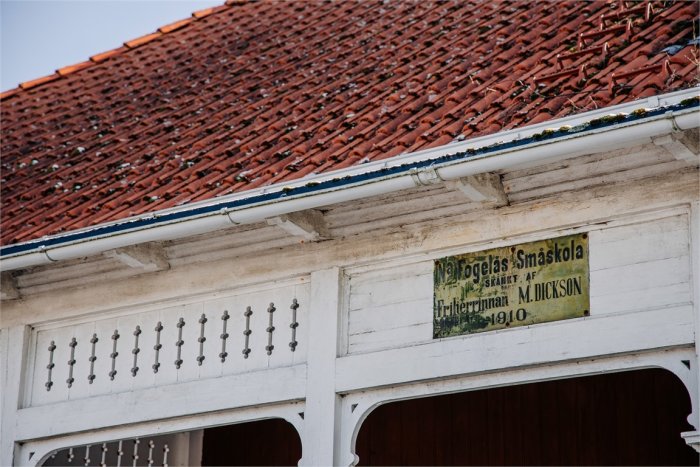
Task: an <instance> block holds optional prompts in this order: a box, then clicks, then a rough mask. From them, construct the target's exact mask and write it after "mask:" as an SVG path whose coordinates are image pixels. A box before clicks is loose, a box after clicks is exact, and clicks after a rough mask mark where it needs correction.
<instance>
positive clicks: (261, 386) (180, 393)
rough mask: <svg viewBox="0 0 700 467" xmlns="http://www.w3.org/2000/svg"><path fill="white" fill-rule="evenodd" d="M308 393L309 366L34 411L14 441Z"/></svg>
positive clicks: (26, 413) (20, 419) (23, 415)
mask: <svg viewBox="0 0 700 467" xmlns="http://www.w3.org/2000/svg"><path fill="white" fill-rule="evenodd" d="M305 391H306V365H304V364H300V365H295V366H290V367H283V368H275V369H271V370H262V371H255V372H251V373H244V374H238V375H231V376H223V377H221V378H215V379H210V380H206V381H189V382H185V383H178V384H172V385H169V386H160V387H155V388H148V389H144V390H139V391H131V392H125V393H120V394H114V395H106V396H96V397H91V398H87V399H84V400H78V401H68V402H61V403H57V404H52V405H49V406H41V407H30V408H26V409H21V410H19V411H18V412H17V420H16V432H15V440H16V441H25V440H32V439H37V438H45V437H49V436H59V435H65V434H68V433H73V432H79V431H85V430H99V429H104V428H108V427H114V426H119V425H125V424H131V423H145V422H152V421H155V420H163V419H167V418H174V417H183V416H190V415H195V414H202V413H206V412H212V411H218V410H227V409H233V408H240V407H246V406H264V405H265V404H273V403H280V402H284V401H294V400H302V399H303V398H304V394H305ZM128 408H133V410H128ZM76 414H81V415H82V416H79V417H76Z"/></svg>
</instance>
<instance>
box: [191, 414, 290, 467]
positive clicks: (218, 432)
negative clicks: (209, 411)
mask: <svg viewBox="0 0 700 467" xmlns="http://www.w3.org/2000/svg"><path fill="white" fill-rule="evenodd" d="M299 459H301V439H299V434H298V433H297V431H296V429H295V428H294V427H293V426H292V424H291V423H289V422H287V421H286V420H282V419H279V418H274V419H269V420H260V421H257V422H249V423H239V424H236V425H226V426H220V427H216V428H207V429H206V430H204V437H203V440H202V465H297V463H298V462H299Z"/></svg>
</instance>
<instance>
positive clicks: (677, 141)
mask: <svg viewBox="0 0 700 467" xmlns="http://www.w3.org/2000/svg"><path fill="white" fill-rule="evenodd" d="M654 144H656V145H657V146H660V147H662V148H664V149H665V150H667V151H668V152H669V153H670V154H671V155H672V156H673V157H675V158H676V159H678V160H679V161H686V162H688V163H689V164H692V165H700V153H699V152H698V148H697V145H696V144H694V142H693V141H692V139H691V138H685V137H680V136H677V135H675V134H670V135H665V136H659V137H658V138H654Z"/></svg>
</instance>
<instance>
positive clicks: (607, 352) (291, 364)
mask: <svg viewBox="0 0 700 467" xmlns="http://www.w3.org/2000/svg"><path fill="white" fill-rule="evenodd" d="M674 138H675V139H674V141H676V142H678V144H680V145H681V149H680V150H676V151H674V150H673V148H672V147H671V148H670V147H669V145H664V144H661V143H663V140H660V141H657V143H656V144H655V143H654V142H651V143H649V142H646V143H644V144H637V145H627V146H626V147H624V148H621V149H617V150H614V151H604V152H596V151H592V153H590V154H585V155H582V156H577V157H575V158H567V159H564V160H558V161H553V162H547V163H540V164H537V165H535V166H528V164H521V165H520V166H518V167H513V168H511V169H508V170H501V171H498V172H497V173H496V175H498V177H496V179H497V180H498V181H499V183H500V184H501V185H502V190H503V191H502V194H503V195H504V196H503V197H502V198H498V197H492V198H488V197H487V198H486V199H485V200H482V201H475V200H474V199H473V197H472V198H470V197H469V196H468V194H465V192H464V190H463V189H460V186H459V184H458V183H457V184H455V183H444V182H440V181H436V182H435V183H431V184H427V185H425V186H420V187H416V188H414V189H410V190H403V191H400V192H396V193H392V194H388V195H382V196H375V197H368V198H365V199H362V200H358V201H351V202H346V203H340V204H335V205H329V206H324V207H321V208H320V209H318V210H317V211H315V213H314V215H318V214H320V215H321V216H322V220H323V223H324V226H323V228H324V234H323V235H322V236H320V238H317V239H316V240H314V239H309V238H308V237H307V236H304V235H293V234H291V233H290V229H285V228H282V227H281V226H280V225H279V224H280V222H279V221H274V222H261V223H256V224H253V225H248V226H239V227H232V228H229V229H226V230H222V231H217V232H213V233H209V234H204V235H199V236H195V237H190V238H184V239H180V240H172V241H167V242H162V243H159V244H157V245H150V246H146V247H144V248H145V249H146V250H148V251H151V252H152V251H156V252H157V255H160V256H159V257H161V258H162V259H163V261H162V262H161V263H160V264H159V265H158V264H156V265H154V264H155V263H153V264H151V265H147V266H146V267H144V266H143V264H142V263H138V262H137V263H138V264H134V262H132V263H131V265H129V264H125V263H128V261H126V262H125V261H123V258H120V257H119V255H118V254H116V253H115V252H106V253H105V254H102V255H95V256H90V257H86V258H83V259H78V260H70V261H64V262H59V263H56V264H52V265H48V266H38V267H34V268H32V269H26V270H22V271H16V272H14V273H12V274H11V275H9V274H6V275H5V276H4V277H3V280H4V284H3V287H4V296H5V299H4V300H3V301H2V323H1V330H0V356H1V358H0V370H1V371H0V377H1V378H2V404H1V406H0V410H1V412H0V419H1V420H2V427H1V428H2V439H1V442H0V464H1V465H10V464H14V465H41V464H42V462H44V461H45V460H46V459H47V458H48V456H49V455H50V454H51V453H52V452H54V451H56V450H59V449H64V448H68V447H73V446H85V445H98V444H100V443H103V442H109V441H112V440H119V439H127V438H134V437H139V436H154V435H163V434H170V433H179V432H186V431H193V432H196V430H201V429H203V428H206V427H211V426H217V425H223V424H230V423H239V422H245V421H252V420H259V419H264V418H283V419H285V420H287V421H289V422H290V423H291V424H292V425H293V426H294V427H295V428H296V429H297V431H298V433H299V436H300V439H301V441H302V446H303V457H302V459H301V460H300V464H302V465H331V464H335V465H351V464H353V463H356V462H357V458H356V456H355V454H354V440H355V439H356V436H357V433H358V431H359V429H360V427H361V424H362V421H363V420H364V419H365V418H366V417H367V416H368V414H369V413H370V412H371V411H372V410H373V409H374V408H375V407H377V406H378V405H380V404H383V403H386V402H390V401H396V400H402V399H409V398H415V397H422V396H427V395H436V394H445V393H450V392H457V391H468V390H473V389H478V388H488V387H495V386H503V385H511V384H519V383H525V382H534V381H544V380H550V379H557V378H568V377H574V376H580V375H588V374H597V373H604V372H616V371H622V370H628V369H637V368H648V367H661V368H665V369H667V370H669V371H671V372H673V373H674V374H675V375H676V376H678V378H679V379H680V380H681V381H682V382H683V383H684V385H685V386H686V388H687V390H688V393H689V394H690V397H691V400H692V413H691V414H690V416H689V418H688V421H689V423H690V424H691V425H693V426H694V427H695V429H700V411H699V409H698V402H699V400H700V394H699V388H698V378H699V376H700V375H699V372H698V363H699V360H698V351H699V350H698V347H697V343H696V335H697V334H698V331H699V330H700V285H699V284H700V280H699V278H700V196H699V193H700V184H699V177H698V156H697V146H695V145H694V141H696V140H697V130H688V131H685V132H681V133H679V134H676V135H674ZM679 153H680V154H681V155H680V156H679ZM688 153H690V154H691V157H688V156H687V154H688ZM302 230H303V229H302ZM580 232H587V233H588V234H589V241H590V244H589V249H590V308H591V309H590V316H587V317H584V318H577V319H569V320H565V321H556V322H550V323H544V324H537V325H532V326H524V327H517V328H512V329H506V330H500V331H493V332H487V333H480V334H474V335H465V336H460V337H452V338H446V339H433V338H432V316H433V315H432V313H433V310H432V299H433V296H432V294H433V282H432V281H433V278H432V268H433V260H434V259H436V258H440V257H443V256H446V255H451V254H459V253H466V252H471V251H479V250H483V249H487V248H492V247H498V246H507V245H511V244H517V243H522V242H526V241H532V240H538V239H546V238H551V237H557V236H561V235H566V234H569V233H580ZM292 233H293V232H292ZM294 300H296V303H297V304H298V308H297V309H296V311H295V315H294V313H293V309H292V305H293V303H294ZM271 304H274V308H275V310H274V312H272V313H270V306H271ZM247 307H250V310H251V311H252V315H250V316H248V317H246V315H245V312H246V310H247ZM225 313H226V314H225ZM271 317H272V320H273V321H272V326H274V330H272V331H270V328H271V324H270V318H271ZM203 318H205V319H206V321H205V320H204V319H203ZM246 318H248V319H246ZM180 320H182V321H180ZM179 322H180V323H181V327H178V323H179ZM295 322H296V323H298V326H294V325H293V323H295ZM183 323H184V325H183ZM224 325H226V328H225V329H224V327H223V326H224ZM137 327H138V328H137ZM159 327H162V329H161V330H160V331H158V330H157V328H159ZM137 330H140V333H139V332H138V331H137ZM246 330H250V331H251V332H250V334H249V336H248V342H247V344H246V336H245V333H244V331H246ZM135 331H137V332H136V334H138V335H135ZM117 334H118V336H119V337H118V338H117V337H116V335H117ZM225 334H228V336H226V338H224V337H222V335H225ZM137 338H138V340H137ZM201 338H205V339H201ZM72 339H75V342H76V345H75V346H74V347H71V346H70V343H71V340H72ZM157 339H160V340H157ZM91 340H93V341H94V342H91ZM179 341H182V342H183V343H182V345H180V346H178V345H176V343H177V342H179ZM158 344H160V345H161V347H159V348H158V350H156V347H158ZM290 344H291V345H290ZM224 345H225V347H224ZM54 346H55V349H54V350H53V351H51V350H50V348H51V347H54ZM272 346H274V347H272ZM135 348H138V349H139V351H138V352H137V353H134V352H133V350H134V349H135ZM246 349H249V350H250V352H249V353H248V354H246V353H245V350H246ZM178 351H179V352H180V353H179V354H178ZM71 352H73V353H71ZM114 353H118V355H116V356H115V357H112V355H113V354H114ZM224 353H226V355H224ZM246 356H247V358H244V357H246ZM92 357H95V359H92ZM198 357H200V359H199V360H198ZM201 357H204V358H203V359H202V358H201ZM69 360H75V363H74V364H73V365H70V364H68V363H67V362H68V361H69ZM177 361H181V363H180V364H179V365H177V364H176V362H177ZM51 363H53V364H54V366H53V367H52V368H51V369H50V370H49V368H47V366H50V364H51ZM154 365H156V367H157V370H158V371H157V372H155V371H154ZM137 367H138V370H135V368H137ZM178 367H179V368H178ZM49 374H50V376H49ZM91 375H94V378H92V379H91V378H90V376H91ZM49 378H50V379H49ZM70 378H73V379H74V381H72V383H71V384H70V387H69V385H68V383H67V380H69V379H70ZM49 382H50V383H51V384H50V385H49V386H50V387H49V389H50V390H47V383H49ZM686 437H687V439H688V442H689V443H697V438H698V436H697V432H696V433H688V434H687V435H686ZM183 443H184V444H187V446H188V449H189V450H196V449H197V448H196V446H197V443H192V442H190V441H186V442H181V443H180V444H183ZM175 444H177V443H175ZM695 446H696V447H697V444H695ZM174 456H175V455H174ZM178 456H179V457H178ZM178 456H175V457H172V458H171V459H173V462H174V463H178V462H179V463H183V464H187V463H190V464H191V463H193V462H196V459H197V456H196V453H188V452H185V453H181V454H179V455H178Z"/></svg>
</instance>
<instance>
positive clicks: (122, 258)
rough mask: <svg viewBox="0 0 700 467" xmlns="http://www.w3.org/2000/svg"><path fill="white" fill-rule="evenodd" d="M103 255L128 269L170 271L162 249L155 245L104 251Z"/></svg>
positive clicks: (166, 256) (149, 244)
mask: <svg viewBox="0 0 700 467" xmlns="http://www.w3.org/2000/svg"><path fill="white" fill-rule="evenodd" d="M104 255H105V256H106V257H108V258H114V259H116V260H117V261H119V262H121V263H123V264H125V265H127V266H129V267H130V268H136V269H143V270H145V271H163V270H166V269H170V263H169V262H168V255H167V253H166V252H165V250H164V249H163V247H162V246H161V245H159V244H157V243H144V244H141V245H134V246H128V247H124V248H118V249H116V250H110V251H106V252H105V253H104Z"/></svg>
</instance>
